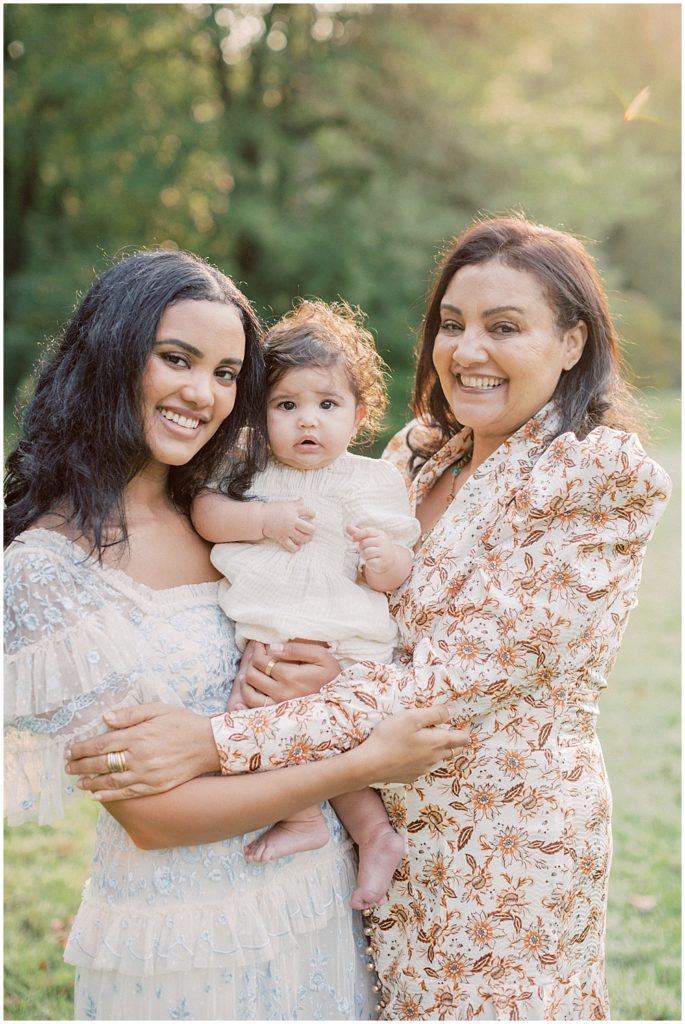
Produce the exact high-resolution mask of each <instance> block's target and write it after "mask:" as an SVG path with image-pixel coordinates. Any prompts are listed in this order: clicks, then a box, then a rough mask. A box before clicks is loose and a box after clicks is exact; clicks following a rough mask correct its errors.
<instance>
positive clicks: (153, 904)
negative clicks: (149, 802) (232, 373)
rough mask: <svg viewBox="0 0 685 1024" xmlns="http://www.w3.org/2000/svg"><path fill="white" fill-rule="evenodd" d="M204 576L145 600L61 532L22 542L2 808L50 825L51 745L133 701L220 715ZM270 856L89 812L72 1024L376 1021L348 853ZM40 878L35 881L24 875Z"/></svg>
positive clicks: (216, 649) (11, 624) (56, 785)
mask: <svg viewBox="0 0 685 1024" xmlns="http://www.w3.org/2000/svg"><path fill="white" fill-rule="evenodd" d="M217 590H218V584H217V583H206V584H197V585H188V586H182V587H175V588H172V589H168V590H161V591H157V590H151V589H150V588H148V587H146V586H143V585H142V584H139V583H136V582H134V581H133V580H131V579H130V578H129V577H128V576H126V575H125V574H124V573H122V572H119V571H117V570H115V569H111V568H106V567H105V568H103V567H101V566H99V565H98V563H97V562H96V561H95V560H94V559H92V558H89V557H88V556H87V555H86V553H85V552H84V551H83V550H82V549H81V548H80V547H77V546H76V545H74V544H72V543H71V542H70V541H68V540H67V539H66V538H64V537H62V536H61V535H59V534H57V533H54V532H51V531H48V530H43V529H36V530H30V531H27V532H25V533H23V534H22V535H21V536H20V537H18V538H17V540H16V541H15V542H14V543H13V544H12V545H10V547H9V548H8V550H7V557H6V568H5V641H6V665H5V721H6V738H5V750H6V755H7V769H6V803H5V807H6V813H7V815H8V818H9V820H10V822H11V823H13V824H19V823H21V822H22V821H26V820H32V819H33V820H37V821H39V822H41V823H45V822H49V821H54V820H56V819H58V818H60V817H61V816H62V814H63V811H64V805H65V802H67V801H68V800H70V799H72V798H73V797H75V796H77V795H80V794H81V791H80V790H78V789H77V788H76V787H75V786H74V779H73V777H70V776H68V775H66V774H65V773H64V772H63V754H64V749H65V747H66V746H67V745H68V744H69V743H71V742H73V741H75V740H76V739H82V738H84V737H85V736H90V735H94V734H95V733H97V732H101V731H102V727H103V726H102V713H103V711H105V710H107V709H111V708H115V707H120V706H124V705H128V704H131V703H132V702H142V701H147V700H163V701H166V702H167V703H175V704H178V705H184V706H186V707H189V708H191V709H192V710H194V711H196V712H199V713H201V714H216V713H217V712H219V711H221V710H222V709H223V708H225V706H226V700H227V697H228V694H229V692H230V687H231V683H232V680H233V678H234V675H235V671H236V665H237V661H238V652H237V649H236V646H235V642H234V636H233V628H232V625H231V623H230V622H229V621H228V620H227V619H226V617H225V616H224V614H223V612H222V611H221V609H220V607H219V605H218V602H217ZM324 812H325V814H326V817H327V820H328V823H329V826H330V829H331V840H330V842H329V843H328V844H327V846H325V847H324V848H323V849H321V850H316V851H312V852H308V853H301V854H297V855H295V856H293V857H288V858H282V859H281V860H279V861H276V862H274V863H271V864H266V865H260V864H250V863H248V862H246V861H245V859H244V857H243V854H242V848H243V844H244V843H245V842H247V841H249V839H250V838H251V837H253V836H254V835H256V833H252V834H251V836H248V837H236V838H232V839H227V840H224V841H223V842H218V843H211V844H206V845H202V846H193V847H181V848H174V849H170V850H154V851H144V850H140V849H138V848H137V847H136V846H135V845H134V844H133V842H132V841H131V840H130V839H129V837H128V835H127V833H126V832H125V831H124V829H123V828H122V827H121V826H120V825H119V824H118V823H117V822H116V821H115V820H114V819H113V818H112V817H111V815H109V814H108V812H107V811H106V810H105V809H104V808H103V809H102V810H101V812H100V815H99V818H98V823H97V830H96V842H95V850H94V854H93V859H92V866H91V878H90V880H89V882H88V883H87V885H86V888H85V891H84V895H83V899H82V903H81V906H80V908H79V910H78V913H77V915H76V919H75V921H74V924H73V927H72V930H71V934H70V936H69V941H68V944H67V947H66V951H65V959H66V960H67V962H68V963H71V964H74V965H75V966H76V984H75V1015H76V1018H77V1019H86V1020H251V1019H264V1020H319V1019H322V1020H328V1019H332V1020H356V1019H370V1018H371V1017H372V1015H373V1014H372V1009H371V1008H372V1006H373V1005H374V1003H375V1000H374V1001H373V1002H372V1001H371V993H370V984H371V981H370V973H369V972H368V970H367V969H366V968H367V963H368V957H367V956H366V955H365V942H364V937H363V934H362V931H361V927H360V921H359V919H358V916H357V915H356V914H353V913H352V912H351V910H350V907H349V897H350V894H351V891H352V889H353V886H354V882H355V867H356V865H355V860H354V854H353V851H352V849H351V843H350V841H349V840H348V839H347V837H346V835H345V834H344V832H343V830H342V828H341V826H340V824H339V822H338V820H337V818H336V817H335V815H334V814H333V813H332V812H331V811H330V808H328V806H327V805H324ZM37 881H38V880H37Z"/></svg>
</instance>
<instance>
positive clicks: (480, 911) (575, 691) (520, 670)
mask: <svg viewBox="0 0 685 1024" xmlns="http://www.w3.org/2000/svg"><path fill="white" fill-rule="evenodd" d="M555 423H556V412H555V410H554V408H553V407H552V406H551V405H550V406H547V407H546V408H545V409H544V410H542V412H541V413H539V414H538V416H536V417H534V418H533V419H531V420H530V421H529V422H528V423H527V424H525V425H524V427H522V428H521V429H520V430H519V431H518V432H517V433H516V434H515V435H514V436H513V437H511V438H509V440H508V441H507V442H505V444H503V445H502V446H501V447H500V448H499V449H498V450H497V451H496V452H495V453H494V454H493V455H492V456H491V457H490V458H489V459H488V460H487V461H486V462H485V463H483V464H482V465H481V466H480V467H479V468H478V469H477V470H476V471H475V472H474V473H473V475H472V476H471V478H470V479H469V480H467V481H466V483H465V484H464V486H463V487H462V488H461V490H460V491H459V492H458V494H457V496H456V498H455V499H454V501H453V502H452V503H451V505H450V507H449V508H448V509H447V510H446V512H445V513H444V514H443V516H442V518H441V519H440V521H439V522H438V523H437V524H436V526H435V527H434V529H433V530H432V531H431V532H430V534H429V535H428V536H427V537H425V538H424V541H423V545H422V547H421V548H420V550H419V553H418V555H417V558H416V560H415V565H414V569H413V571H412V574H411V576H410V577H409V579H408V580H407V581H406V582H405V583H404V584H403V585H402V587H400V588H399V589H398V590H397V591H396V592H395V594H394V595H393V599H392V608H393V612H394V615H395V617H396V619H397V622H398V624H399V627H400V632H401V646H400V650H399V654H398V658H397V660H396V662H395V663H393V664H392V665H374V664H371V663H362V664H357V665H355V666H353V667H351V668H350V669H348V670H347V671H345V672H343V673H342V674H341V675H340V676H339V677H338V679H337V680H336V681H335V683H333V684H331V685H330V686H327V687H324V689H323V690H322V691H321V693H320V694H319V695H318V696H314V697H310V698H306V699H301V700H295V701H290V702H288V703H286V704H280V705H277V706H276V707H274V708H267V709H266V710H267V712H268V717H269V723H270V727H269V728H268V729H266V730H264V729H263V728H262V729H260V731H259V732H255V730H254V728H253V726H252V722H253V721H254V717H253V715H252V714H251V713H249V712H239V713H234V714H233V715H225V716H218V717H217V718H215V719H213V720H212V722H213V727H214V731H215V738H216V741H217V746H218V748H219V752H220V755H221V758H222V765H223V769H224V771H227V772H228V771H247V770H263V769H267V768H272V767H277V766H280V765H283V764H286V763H288V762H289V751H291V750H292V745H293V740H294V739H297V741H298V743H299V744H300V745H301V747H304V746H305V745H306V746H307V747H308V750H309V753H310V756H311V757H313V758H320V757H327V756H330V755H331V754H334V753H336V752H337V751H339V750H343V749H346V748H347V747H349V746H350V745H352V744H354V743H356V742H358V741H359V740H360V739H361V738H363V737H364V736H365V735H367V734H368V732H369V731H370V729H371V728H372V727H373V725H374V724H375V723H376V722H377V721H378V720H379V718H380V717H382V716H384V715H388V714H391V713H392V712H393V711H396V710H398V709H400V708H403V707H408V706H412V705H425V704H428V703H431V702H435V701H445V700H451V701H453V702H456V704H457V706H458V709H459V712H458V713H459V718H460V719H461V720H462V721H464V722H468V723H469V727H470V729H471V732H472V737H473V738H472V743H471V745H470V746H469V747H468V748H466V749H465V750H463V751H461V752H460V753H459V754H458V756H457V757H455V758H453V759H452V760H450V761H448V762H446V763H445V764H443V765H440V766H438V767H436V768H435V769H434V770H433V771H432V772H431V773H430V774H429V775H427V776H425V777H424V778H422V779H419V780H418V781H417V782H416V783H415V785H413V786H411V787H404V788H402V789H399V788H397V787H395V788H392V789H388V790H387V791H386V792H385V794H384V795H385V798H386V802H387V804H388V808H389V811H390V814H391V817H392V821H393V823H394V824H395V826H396V827H397V828H398V829H399V830H401V831H402V832H403V833H404V835H405V837H406V841H407V856H406V859H405V860H404V861H403V863H402V865H401V866H400V868H399V869H398V871H397V872H396V874H395V878H394V881H393V885H392V888H391V890H390V892H389V894H388V899H387V902H386V903H384V904H383V906H382V908H381V909H380V910H379V911H378V912H377V913H376V915H375V917H374V925H375V927H374V935H373V938H372V946H373V949H374V953H375V957H376V966H377V969H378V973H379V976H380V979H381V982H382V985H383V996H382V1005H383V1011H382V1016H383V1017H384V1019H389V1020H393V1019H394V1020H405V1019H439V1020H443V1019H478V1018H482V1019H493V1018H494V1019H537V1020H544V1019H547V1020H551V1019H556V1020H561V1019H564V1020H574V1019H603V1018H606V1017H608V1013H609V1007H608V997H607V991H606V984H605V979H604V929H605V919H606V899H607V880H608V873H609V865H610V860H611V833H610V813H611V805H610V800H611V798H610V792H609V789H608V784H607V779H606V774H605V768H604V762H603V759H602V752H601V749H600V746H599V743H598V740H597V737H596V734H595V720H596V716H597V699H598V695H599V692H600V691H601V690H602V689H603V688H604V687H605V685H606V676H607V674H608V672H609V670H610V669H611V666H612V664H613V662H614V659H615V657H616V653H617V650H618V647H619V643H620V640H621V637H622V634H623V631H624V628H625V624H626V621H627V618H628V615H629V612H630V610H631V608H632V607H633V606H634V605H635V602H636V592H637V587H638V583H639V580H640V571H641V564H642V559H643V555H644V548H645V544H646V542H647V541H648V539H649V537H650V536H651V533H652V531H653V529H654V525H655V523H656V521H657V519H658V517H659V515H660V514H661V512H662V511H663V508H664V506H665V503H666V501H667V498H668V494H669V490H670V481H669V479H668V477H667V476H666V474H665V473H664V472H663V470H662V469H661V467H659V466H658V465H657V464H656V463H655V462H653V461H652V460H651V459H650V458H649V457H648V456H647V455H646V454H645V452H644V450H643V449H642V447H641V446H640V444H639V442H638V440H637V438H636V437H635V435H629V434H625V433H622V432H619V431H616V430H612V429H610V428H608V427H600V428H597V429H596V430H594V431H592V433H591V434H590V435H588V437H587V438H585V439H584V440H582V441H581V440H578V439H577V438H576V437H575V436H574V435H572V434H564V435H561V436H558V437H556V438H555V437H554V433H555V429H554V428H555ZM409 429H412V430H422V429H426V428H424V427H421V426H420V425H419V424H416V423H415V424H413V425H410V427H409V428H405V430H404V431H403V432H402V433H401V434H399V435H397V437H396V438H394V439H393V441H392V442H391V444H390V446H389V450H388V452H387V453H386V454H387V457H389V458H390V459H392V460H393V461H394V462H395V464H396V465H398V466H399V468H400V469H402V470H403V471H404V472H405V474H406V470H407V462H408V457H409V454H410V453H409V451H408V448H407V443H406V438H407V431H408V430H409ZM469 440H470V438H469V432H468V431H462V432H461V433H460V434H457V435H456V436H455V437H453V438H452V439H451V440H450V441H449V442H448V443H447V444H446V445H445V446H444V447H443V448H442V449H441V450H440V451H439V452H438V453H437V454H436V455H435V456H434V457H433V458H432V459H431V460H430V461H429V462H428V463H426V465H425V466H424V467H423V468H422V470H421V472H420V474H419V476H418V477H417V479H416V481H415V482H414V483H413V484H412V485H411V491H412V496H413V499H414V500H415V501H416V500H417V499H419V500H420V498H421V497H422V496H423V495H424V494H425V493H426V492H427V491H428V490H429V489H430V487H432V485H433V484H434V483H435V481H436V480H437V479H438V477H439V476H440V475H441V473H442V472H444V470H445V468H446V467H447V466H449V465H451V463H453V462H454V461H455V459H457V458H458V457H459V456H460V454H461V453H462V452H463V451H464V450H465V449H466V447H467V445H468V444H469ZM261 714H262V715H263V712H262V713H261ZM261 721H262V718H261V717H260V722H261ZM305 737H306V739H305Z"/></svg>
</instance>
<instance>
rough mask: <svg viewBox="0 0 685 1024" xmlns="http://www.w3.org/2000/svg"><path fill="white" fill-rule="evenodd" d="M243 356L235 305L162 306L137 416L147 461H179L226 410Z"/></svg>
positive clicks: (189, 454) (219, 421)
mask: <svg viewBox="0 0 685 1024" xmlns="http://www.w3.org/2000/svg"><path fill="white" fill-rule="evenodd" d="M244 357H245V332H244V330H243V325H242V323H241V321H240V315H239V313H238V310H237V309H236V308H235V307H234V306H227V305H225V304H224V303H222V302H209V301H206V300H184V301H182V302H177V303H175V304H174V305H171V306H167V308H166V309H165V310H164V313H163V314H162V318H161V320H160V322H159V327H158V329H157V334H156V336H155V343H154V347H153V349H152V352H151V353H150V355H149V356H148V360H147V363H146V365H145V369H144V371H143V379H142V419H143V430H144V432H145V440H146V441H147V443H148V447H149V448H150V451H151V453H152V461H153V463H156V464H158V465H160V466H183V465H185V463H187V462H189V461H190V460H191V459H192V457H193V456H194V455H195V454H196V453H197V452H198V451H199V450H200V449H201V448H202V447H203V446H204V445H205V444H207V442H208V441H209V439H210V438H211V437H213V435H214V434H215V433H216V431H217V430H218V429H219V427H220V426H221V424H222V423H223V421H224V420H225V419H226V417H227V416H228V415H230V413H231V410H232V409H233V406H234V405H235V399H236V387H237V379H238V374H239V372H240V368H241V367H242V364H243V359H244Z"/></svg>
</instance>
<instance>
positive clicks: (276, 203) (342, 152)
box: [4, 4, 680, 422]
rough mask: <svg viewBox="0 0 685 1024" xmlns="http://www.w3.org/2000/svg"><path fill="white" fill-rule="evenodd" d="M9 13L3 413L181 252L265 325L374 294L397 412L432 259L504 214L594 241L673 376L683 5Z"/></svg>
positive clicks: (61, 7) (34, 7) (644, 375)
mask: <svg viewBox="0 0 685 1024" xmlns="http://www.w3.org/2000/svg"><path fill="white" fill-rule="evenodd" d="M4 11H5V101H6V126H5V182H6V220H5V230H6V254H5V269H6V275H7V280H6V290H5V296H6V372H5V381H6V394H7V398H8V400H9V401H10V402H13V400H14V395H15V393H16V391H17V388H19V387H20V385H21V382H22V381H23V380H26V378H27V375H28V374H29V373H30V370H31V366H32V364H33V362H34V360H35V357H36V353H37V351H38V344H39V342H40V340H41V339H42V338H43V337H45V335H46V334H49V333H50V332H52V331H54V330H55V329H56V328H57V325H58V324H59V323H60V322H61V321H62V320H64V318H65V317H66V315H68V312H69V310H70V309H71V307H72V305H73V302H74V292H75V290H76V289H81V290H83V289H84V288H86V287H87V285H88V283H89V282H90V280H91V279H92V276H93V273H94V271H96V270H100V269H102V267H103V266H104V265H106V264H107V263H108V262H109V261H110V260H111V259H112V258H114V257H116V256H117V255H118V254H120V253H121V252H122V251H127V250H128V251H130V250H131V249H133V248H138V247H140V246H148V245H164V246H178V247H181V248H187V249H191V250H194V251H196V252H198V253H200V254H201V255H203V256H205V257H208V258H209V259H211V260H213V261H214V262H216V263H217V264H218V265H220V266H221V267H222V268H223V269H225V270H226V271H227V272H228V273H230V274H232V275H233V276H234V277H235V278H236V279H237V280H238V281H239V282H241V283H242V284H243V285H244V287H245V289H246V291H247V292H248V294H249V295H250V296H251V297H252V298H253V299H254V300H255V302H256V304H257V307H258V308H259V309H260V310H261V311H262V313H263V314H264V315H265V316H266V318H271V317H273V316H276V315H279V314H280V313H282V312H283V311H284V310H285V309H286V308H287V307H288V306H289V304H290V302H291V300H292V298H293V297H294V296H295V295H297V294H309V295H312V294H314V295H319V296H321V297H322V298H325V299H332V298H335V297H336V296H338V295H342V296H344V297H345V298H346V299H348V300H349V301H351V302H353V303H356V304H359V305H360V306H361V307H362V308H363V309H365V310H366V312H367V313H368V315H369V322H370V324H371V326H372V327H373V329H374V330H375V331H376V333H377V336H378V339H379V348H380V349H381V351H382V352H383V354H384V356H385V358H386V359H387V360H388V362H389V363H390V365H391V367H392V368H393V372H394V376H395V380H394V387H393V396H394V399H395V402H396V406H395V410H394V413H395V422H398V421H399V420H401V418H402V416H403V415H404V408H403V406H404V404H405V402H406V395H407V386H408V380H409V376H410V366H411V350H412V334H413V329H414V328H415V326H416V324H417V322H418V320H419V319H420V314H421V306H422V298H423V294H424V292H425V290H426V287H427V285H428V282H429V277H430V274H431V269H432V266H433V262H434V258H435V255H436V251H437V249H438V248H439V246H440V245H441V244H442V243H443V242H444V241H447V240H448V239H449V238H450V237H451V236H452V235H453V234H454V233H456V231H458V230H459V229H460V228H461V227H462V226H464V224H466V223H467V222H468V221H469V220H471V219H472V217H473V216H474V215H476V214H477V213H478V212H479V211H480V212H501V211H504V210H507V209H511V208H518V209H522V210H523V211H524V212H525V213H527V214H528V215H529V216H532V217H534V218H535V219H538V220H540V221H544V222H546V223H549V224H551V225H553V226H561V227H565V228H567V229H568V230H571V231H573V232H574V233H577V234H580V235H581V236H584V237H587V238H590V239H594V240H596V241H597V246H596V247H595V248H596V254H597V257H598V261H599V263H600V267H601V269H602V271H603V273H604V274H605V277H606V279H607V281H608V283H609V285H610V287H611V289H612V290H613V292H615V294H616V297H617V299H618V298H619V297H620V292H621V290H626V291H628V292H630V295H631V298H630V301H629V302H627V303H626V304H625V307H624V309H623V314H624V319H623V327H624V329H625V331H626V333H627V334H630V336H631V338H634V337H635V332H634V331H633V330H632V327H631V325H630V323H629V316H628V314H630V311H631V310H636V311H639V310H641V311H642V312H641V313H640V315H639V316H637V313H636V316H637V322H639V324H640V328H639V329H640V331H641V332H645V331H646V332H649V334H650V337H642V338H641V339H640V345H639V347H640V349H641V351H643V352H649V351H655V352H656V350H657V349H658V351H659V357H658V360H657V362H658V367H657V365H656V362H655V365H654V371H655V373H654V374H651V373H650V368H649V365H645V363H646V362H647V363H648V361H645V360H644V359H642V358H641V359H640V361H639V373H640V378H641V383H650V382H651V383H657V380H658V383H660V384H661V383H666V384H671V385H672V384H674V383H676V382H677V379H678V348H677V346H676V345H674V344H673V322H674V321H675V320H676V319H677V317H678V315H679V306H678V296H679V291H680V269H679V266H678V254H679V245H678V232H679V224H680V217H679V210H678V195H679V191H678V189H679V152H680V143H679V125H680V111H679V66H680V61H679V53H678V41H679V10H678V8H677V5H673V4H649V5H640V4H638V5H627V4H626V5H624V4H616V5H614V4H602V5H568V4H558V5H524V4H521V5H519V4H511V5H509V4H506V5H505V4H503V5H498V4H483V5H480V4H438V5H430V4H429V5H423V4H402V5H380V4H375V5H374V4H372V5H368V4H364V5H361V4H360V5H357V4H231V5H218V4H182V5H174V4H168V5H165V4H162V5H152V4H130V5H120V4H116V5H113V4H86V5H80V4H57V5H53V4H31V5H29V4H7V5H5V9H4ZM645 90H647V91H646V92H645ZM637 97H639V98H640V99H639V102H634V101H636V98H637ZM631 103H632V106H631ZM647 308H648V309H649V315H644V311H645V309H647ZM635 351H636V348H635V346H634V345H631V346H629V348H628V355H629V357H632V355H633V354H634V353H635Z"/></svg>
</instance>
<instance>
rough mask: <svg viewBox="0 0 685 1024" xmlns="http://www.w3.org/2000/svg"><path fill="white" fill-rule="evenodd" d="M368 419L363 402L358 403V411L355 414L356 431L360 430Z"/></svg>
mask: <svg viewBox="0 0 685 1024" xmlns="http://www.w3.org/2000/svg"><path fill="white" fill-rule="evenodd" d="M365 419H366V406H365V405H363V404H362V402H357V411H356V412H355V414H354V426H355V431H357V430H359V428H360V427H361V425H362V424H363V422H364V420H365Z"/></svg>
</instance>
